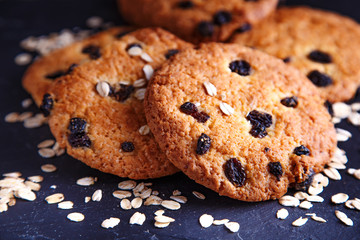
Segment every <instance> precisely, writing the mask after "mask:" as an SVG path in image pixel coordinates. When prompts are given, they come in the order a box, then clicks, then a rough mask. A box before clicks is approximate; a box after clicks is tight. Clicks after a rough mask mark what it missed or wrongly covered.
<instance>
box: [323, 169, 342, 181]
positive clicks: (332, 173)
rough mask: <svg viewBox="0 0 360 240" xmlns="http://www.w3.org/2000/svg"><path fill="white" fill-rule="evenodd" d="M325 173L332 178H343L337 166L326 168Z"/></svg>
mask: <svg viewBox="0 0 360 240" xmlns="http://www.w3.org/2000/svg"><path fill="white" fill-rule="evenodd" d="M324 173H325V175H326V176H328V177H329V178H330V179H332V180H341V175H340V173H339V172H338V170H336V169H335V168H331V167H330V168H325V169H324Z"/></svg>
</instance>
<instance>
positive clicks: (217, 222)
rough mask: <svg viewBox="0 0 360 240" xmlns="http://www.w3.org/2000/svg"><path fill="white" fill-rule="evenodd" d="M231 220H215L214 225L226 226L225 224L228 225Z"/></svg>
mask: <svg viewBox="0 0 360 240" xmlns="http://www.w3.org/2000/svg"><path fill="white" fill-rule="evenodd" d="M229 221H230V220H229V219H221V220H214V221H213V224H214V225H217V226H219V225H224V224H225V223H228V222H229Z"/></svg>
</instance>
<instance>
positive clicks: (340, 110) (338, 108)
mask: <svg viewBox="0 0 360 240" xmlns="http://www.w3.org/2000/svg"><path fill="white" fill-rule="evenodd" d="M332 108H333V111H334V116H335V117H338V118H341V119H343V118H347V117H348V116H349V115H350V113H351V107H350V106H349V105H347V104H345V103H342V102H337V103H334V104H333V105H332Z"/></svg>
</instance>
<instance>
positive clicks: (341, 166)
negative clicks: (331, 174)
mask: <svg viewBox="0 0 360 240" xmlns="http://www.w3.org/2000/svg"><path fill="white" fill-rule="evenodd" d="M327 165H328V166H329V167H332V168H335V169H346V166H345V165H344V164H342V163H339V162H330V163H328V164H327Z"/></svg>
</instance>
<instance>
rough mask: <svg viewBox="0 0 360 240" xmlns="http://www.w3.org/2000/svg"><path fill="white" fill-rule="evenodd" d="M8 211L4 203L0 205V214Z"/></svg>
mask: <svg viewBox="0 0 360 240" xmlns="http://www.w3.org/2000/svg"><path fill="white" fill-rule="evenodd" d="M7 210H8V206H7V204H6V203H0V213H2V212H6V211H7Z"/></svg>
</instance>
